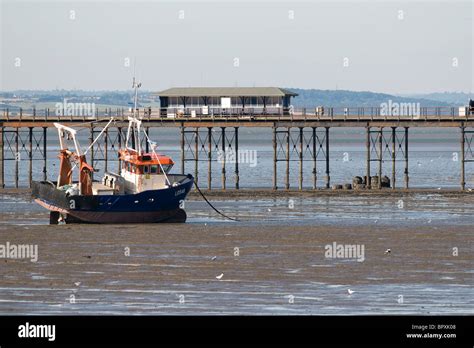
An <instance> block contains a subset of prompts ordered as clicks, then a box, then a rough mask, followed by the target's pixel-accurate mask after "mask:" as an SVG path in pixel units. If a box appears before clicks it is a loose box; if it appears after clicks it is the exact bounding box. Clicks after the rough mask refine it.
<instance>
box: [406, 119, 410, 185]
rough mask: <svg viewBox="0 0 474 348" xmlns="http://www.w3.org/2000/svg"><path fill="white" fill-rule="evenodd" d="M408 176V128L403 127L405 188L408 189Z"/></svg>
mask: <svg viewBox="0 0 474 348" xmlns="http://www.w3.org/2000/svg"><path fill="white" fill-rule="evenodd" d="M409 180H410V178H409V176H408V127H405V188H406V189H408V186H409Z"/></svg>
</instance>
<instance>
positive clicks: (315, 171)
mask: <svg viewBox="0 0 474 348" xmlns="http://www.w3.org/2000/svg"><path fill="white" fill-rule="evenodd" d="M316 139H317V138H316V127H313V190H316V189H317V185H316V184H317V180H318V173H317V167H316V160H317V157H316V151H317V148H316Z"/></svg>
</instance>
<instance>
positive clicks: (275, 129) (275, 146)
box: [272, 126, 278, 190]
mask: <svg viewBox="0 0 474 348" xmlns="http://www.w3.org/2000/svg"><path fill="white" fill-rule="evenodd" d="M272 140H273V190H277V189H278V184H277V161H278V158H277V127H275V126H274V127H273V139H272Z"/></svg>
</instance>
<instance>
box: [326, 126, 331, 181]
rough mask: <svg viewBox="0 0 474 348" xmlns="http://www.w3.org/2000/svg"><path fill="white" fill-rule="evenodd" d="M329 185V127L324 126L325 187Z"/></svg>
mask: <svg viewBox="0 0 474 348" xmlns="http://www.w3.org/2000/svg"><path fill="white" fill-rule="evenodd" d="M330 187H331V177H330V176H329V127H326V188H330Z"/></svg>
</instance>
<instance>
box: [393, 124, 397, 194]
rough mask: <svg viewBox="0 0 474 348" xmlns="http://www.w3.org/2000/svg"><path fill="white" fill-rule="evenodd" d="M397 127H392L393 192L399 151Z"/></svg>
mask: <svg viewBox="0 0 474 348" xmlns="http://www.w3.org/2000/svg"><path fill="white" fill-rule="evenodd" d="M396 129H397V127H392V190H394V189H395V180H396V170H395V161H396V156H397V155H396V151H397V134H396Z"/></svg>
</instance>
